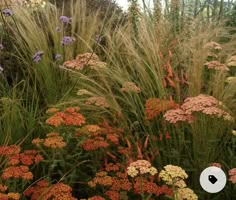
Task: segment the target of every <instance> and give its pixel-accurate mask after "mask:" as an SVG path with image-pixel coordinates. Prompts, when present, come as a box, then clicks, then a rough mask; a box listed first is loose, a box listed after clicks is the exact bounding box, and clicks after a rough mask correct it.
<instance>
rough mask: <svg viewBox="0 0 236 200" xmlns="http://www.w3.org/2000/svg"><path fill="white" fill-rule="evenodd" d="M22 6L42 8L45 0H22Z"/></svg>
mask: <svg viewBox="0 0 236 200" xmlns="http://www.w3.org/2000/svg"><path fill="white" fill-rule="evenodd" d="M21 4H22V6H26V7H27V8H32V9H36V8H39V7H42V8H44V7H45V6H46V1H44V0H24V1H23V2H22V3H21Z"/></svg>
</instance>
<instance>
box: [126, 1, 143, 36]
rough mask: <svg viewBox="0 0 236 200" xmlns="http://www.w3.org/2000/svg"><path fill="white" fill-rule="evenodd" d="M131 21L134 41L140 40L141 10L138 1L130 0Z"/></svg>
mask: <svg viewBox="0 0 236 200" xmlns="http://www.w3.org/2000/svg"><path fill="white" fill-rule="evenodd" d="M129 3H130V5H129V8H128V10H129V21H130V25H131V32H132V34H133V36H134V39H138V37H139V36H138V35H139V30H138V22H139V15H140V8H139V5H138V0H129Z"/></svg>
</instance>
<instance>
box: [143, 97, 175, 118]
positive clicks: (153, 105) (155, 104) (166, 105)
mask: <svg viewBox="0 0 236 200" xmlns="http://www.w3.org/2000/svg"><path fill="white" fill-rule="evenodd" d="M178 107H179V105H178V104H176V103H175V102H174V101H172V100H162V99H158V98H149V99H147V100H146V104H145V113H146V116H147V119H148V120H153V119H154V118H155V117H158V116H159V115H160V113H161V112H164V111H166V110H169V109H175V108H178Z"/></svg>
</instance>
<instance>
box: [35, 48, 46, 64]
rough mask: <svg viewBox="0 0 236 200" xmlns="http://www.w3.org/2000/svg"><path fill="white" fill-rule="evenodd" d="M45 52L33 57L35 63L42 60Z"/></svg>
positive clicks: (39, 52)
mask: <svg viewBox="0 0 236 200" xmlns="http://www.w3.org/2000/svg"><path fill="white" fill-rule="evenodd" d="M43 54H44V52H43V51H38V52H37V53H36V54H34V56H33V61H34V62H36V63H38V62H40V60H41V59H42V56H43Z"/></svg>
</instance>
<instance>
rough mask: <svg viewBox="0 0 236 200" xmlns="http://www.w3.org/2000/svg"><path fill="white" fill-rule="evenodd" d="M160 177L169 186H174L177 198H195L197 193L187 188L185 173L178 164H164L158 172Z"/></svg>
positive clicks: (183, 199) (194, 199) (187, 199)
mask: <svg viewBox="0 0 236 200" xmlns="http://www.w3.org/2000/svg"><path fill="white" fill-rule="evenodd" d="M159 176H160V178H161V179H162V180H163V181H164V182H165V183H166V184H167V185H169V186H171V187H173V188H174V191H175V193H176V196H177V199H180V200H197V199H198V197H197V195H196V194H195V193H194V192H193V191H192V190H191V189H189V188H187V187H186V186H187V185H186V183H185V181H184V180H185V179H187V178H188V175H187V173H186V172H185V171H184V170H183V169H182V168H181V167H179V166H174V165H166V166H165V167H164V170H162V171H161V172H160V174H159Z"/></svg>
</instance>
